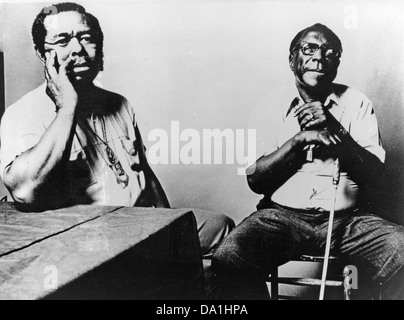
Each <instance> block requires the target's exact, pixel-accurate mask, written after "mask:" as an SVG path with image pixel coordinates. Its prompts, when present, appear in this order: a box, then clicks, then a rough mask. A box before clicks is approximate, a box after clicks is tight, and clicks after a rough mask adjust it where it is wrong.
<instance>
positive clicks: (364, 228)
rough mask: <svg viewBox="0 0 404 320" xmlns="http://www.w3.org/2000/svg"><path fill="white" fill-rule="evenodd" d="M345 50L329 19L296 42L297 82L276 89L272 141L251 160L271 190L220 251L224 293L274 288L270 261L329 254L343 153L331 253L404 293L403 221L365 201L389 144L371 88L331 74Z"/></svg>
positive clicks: (292, 60) (258, 188)
mask: <svg viewBox="0 0 404 320" xmlns="http://www.w3.org/2000/svg"><path fill="white" fill-rule="evenodd" d="M341 53H342V46H341V42H340V39H339V38H338V37H337V36H336V35H335V34H334V33H333V32H332V31H331V30H330V29H328V28H327V27H326V26H324V25H321V24H315V25H313V26H311V27H308V28H306V29H304V30H302V31H301V32H299V33H298V34H297V35H296V36H295V38H294V39H293V40H292V42H291V45H290V55H289V65H290V68H291V70H292V72H293V73H294V76H295V85H296V89H297V91H296V89H294V90H293V91H292V92H290V95H288V94H284V91H282V93H281V94H279V93H278V92H276V93H274V97H273V99H272V100H271V101H272V103H273V105H268V108H272V109H271V116H270V117H265V119H266V121H267V126H268V128H270V129H269V130H270V131H271V135H270V136H268V137H267V139H268V141H269V142H270V146H271V147H270V149H269V150H268V153H267V154H266V155H264V156H262V157H260V158H259V159H258V160H257V161H256V163H255V164H254V165H253V166H251V167H250V168H248V169H247V175H248V184H249V186H250V188H251V189H252V190H253V191H254V192H256V193H258V194H263V195H264V198H263V200H262V201H261V202H260V204H259V205H258V206H257V209H258V211H257V212H255V213H253V214H251V215H250V216H249V217H247V218H246V219H245V220H244V221H243V222H242V223H241V224H240V225H239V226H237V227H236V228H235V229H234V230H233V231H232V232H231V233H230V235H229V236H228V237H227V238H226V239H225V240H224V241H223V242H222V244H221V245H220V246H219V248H218V249H217V250H216V252H215V254H214V256H213V261H212V268H213V271H214V272H216V273H217V277H218V281H219V283H221V291H220V292H219V295H220V297H221V298H233V299H234V298H235V299H237V298H239V299H265V298H268V291H267V287H266V285H265V282H264V281H265V279H266V278H267V277H268V275H269V270H271V268H272V267H275V266H279V265H282V264H284V263H286V262H287V261H289V260H290V259H291V258H294V257H298V256H299V255H301V254H313V255H324V252H325V243H326V237H327V227H328V218H329V212H330V211H331V210H332V206H333V199H334V191H335V187H334V186H333V172H334V170H338V166H336V163H337V162H336V159H339V163H340V172H339V173H338V174H339V175H340V181H339V185H338V188H337V195H336V201H335V219H334V224H333V232H332V242H331V254H334V255H337V256H345V257H347V258H348V259H349V261H350V263H351V264H353V265H355V266H356V267H357V268H358V275H359V278H363V277H362V276H365V275H366V276H369V277H370V278H372V279H373V280H374V281H375V282H376V283H382V284H383V294H382V296H383V297H384V298H385V299H403V298H404V286H403V279H404V269H403V267H402V266H403V264H404V227H403V226H400V225H396V224H393V223H390V222H388V221H386V220H384V219H382V218H381V217H379V216H377V215H375V214H371V213H369V212H367V211H365V210H364V208H363V206H362V205H361V200H362V199H363V198H362V196H363V192H364V191H369V190H372V189H373V190H374V189H375V188H376V187H377V186H378V183H379V181H380V177H381V175H382V171H383V162H384V159H385V152H384V150H383V148H382V146H381V143H380V139H379V129H378V125H377V120H376V115H375V112H374V110H373V107H372V104H371V102H370V101H369V100H368V98H367V97H366V96H365V95H364V94H362V93H360V92H359V91H357V90H355V89H352V88H349V87H347V86H345V85H341V84H336V83H333V81H334V79H335V77H336V75H337V69H338V66H339V64H340V56H341ZM287 92H288V91H287ZM337 172H338V171H337ZM336 179H338V178H336ZM359 285H360V283H359ZM359 289H360V288H359Z"/></svg>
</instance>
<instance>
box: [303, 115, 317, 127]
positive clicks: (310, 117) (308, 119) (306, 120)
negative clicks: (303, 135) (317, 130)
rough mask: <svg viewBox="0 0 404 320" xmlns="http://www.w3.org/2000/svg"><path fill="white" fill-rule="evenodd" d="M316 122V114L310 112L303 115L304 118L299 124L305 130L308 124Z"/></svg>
mask: <svg viewBox="0 0 404 320" xmlns="http://www.w3.org/2000/svg"><path fill="white" fill-rule="evenodd" d="M314 120H316V116H315V114H314V113H311V112H309V113H306V114H304V115H302V117H301V118H299V123H300V126H301V127H302V128H304V127H306V126H307V124H308V123H310V122H311V121H314Z"/></svg>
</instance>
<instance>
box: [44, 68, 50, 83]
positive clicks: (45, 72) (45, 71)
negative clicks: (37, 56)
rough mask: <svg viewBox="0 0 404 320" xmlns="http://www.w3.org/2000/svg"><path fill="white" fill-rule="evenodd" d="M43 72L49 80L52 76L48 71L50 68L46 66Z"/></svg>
mask: <svg viewBox="0 0 404 320" xmlns="http://www.w3.org/2000/svg"><path fill="white" fill-rule="evenodd" d="M43 74H44V75H45V79H46V81H47V82H49V80H50V76H49V72H48V69H47V68H44V69H43Z"/></svg>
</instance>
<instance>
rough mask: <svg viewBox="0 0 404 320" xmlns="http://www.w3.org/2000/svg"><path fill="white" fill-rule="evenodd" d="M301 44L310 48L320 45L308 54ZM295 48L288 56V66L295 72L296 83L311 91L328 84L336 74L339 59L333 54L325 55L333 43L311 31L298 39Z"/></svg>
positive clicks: (333, 45)
mask: <svg viewBox="0 0 404 320" xmlns="http://www.w3.org/2000/svg"><path fill="white" fill-rule="evenodd" d="M301 45H305V46H306V47H307V46H309V47H311V48H315V47H316V46H320V47H321V46H322V47H321V48H320V49H319V50H317V51H315V52H314V53H313V54H312V55H310V54H307V53H306V54H305V53H303V51H302V49H301ZM297 48H298V49H296V50H295V51H294V52H293V53H292V55H291V56H290V58H289V64H290V68H291V69H292V71H293V73H294V74H295V78H296V81H297V85H298V86H302V87H304V88H307V89H309V90H312V91H318V90H321V89H322V88H324V87H326V86H328V85H330V84H331V83H332V82H333V81H334V79H335V77H336V76H337V69H338V66H339V62H340V60H339V58H338V57H335V56H333V55H328V56H327V49H329V48H331V49H332V48H335V44H334V43H330V42H329V40H328V39H327V38H326V37H325V35H324V34H323V33H321V32H319V31H311V32H309V33H308V34H307V35H306V36H304V37H303V38H302V39H301V40H300V44H299V45H298V47H297ZM312 51H314V50H312ZM328 52H329V51H328ZM334 52H335V50H334Z"/></svg>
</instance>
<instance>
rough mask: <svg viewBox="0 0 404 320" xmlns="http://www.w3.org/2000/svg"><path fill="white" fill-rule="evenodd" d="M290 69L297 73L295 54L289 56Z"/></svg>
mask: <svg viewBox="0 0 404 320" xmlns="http://www.w3.org/2000/svg"><path fill="white" fill-rule="evenodd" d="M289 67H290V70H292V71H295V63H294V61H293V54H290V55H289Z"/></svg>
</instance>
